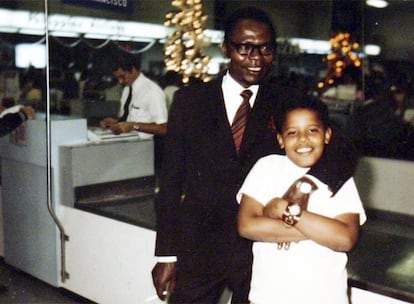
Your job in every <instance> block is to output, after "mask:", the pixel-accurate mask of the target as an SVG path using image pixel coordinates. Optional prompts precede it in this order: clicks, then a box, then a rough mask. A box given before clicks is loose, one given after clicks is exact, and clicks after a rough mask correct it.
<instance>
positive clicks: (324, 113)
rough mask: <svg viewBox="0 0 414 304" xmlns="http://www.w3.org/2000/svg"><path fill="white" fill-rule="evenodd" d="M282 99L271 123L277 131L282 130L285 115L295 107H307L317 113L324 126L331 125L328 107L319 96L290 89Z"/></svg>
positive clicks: (295, 108)
mask: <svg viewBox="0 0 414 304" xmlns="http://www.w3.org/2000/svg"><path fill="white" fill-rule="evenodd" d="M284 97H285V98H284V100H283V102H282V103H281V104H279V106H278V107H277V110H276V111H275V113H274V114H273V123H274V125H275V127H276V131H277V132H278V133H281V132H282V128H283V125H284V124H285V122H286V117H287V115H288V114H289V113H290V112H291V111H294V110H297V109H307V110H310V111H313V112H314V113H316V114H317V115H318V118H319V120H320V121H321V122H322V124H323V126H324V128H328V127H330V126H331V122H330V119H329V112H328V107H327V106H326V104H324V103H323V102H322V101H321V100H320V99H319V98H317V97H315V96H312V95H309V94H306V93H303V92H298V91H296V90H290V91H289V92H288V93H287V94H286V95H284Z"/></svg>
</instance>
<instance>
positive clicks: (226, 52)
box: [221, 42, 230, 58]
mask: <svg viewBox="0 0 414 304" xmlns="http://www.w3.org/2000/svg"><path fill="white" fill-rule="evenodd" d="M221 53H222V54H223V56H224V58H229V57H230V55H229V50H228V48H227V44H226V42H223V43H222V44H221Z"/></svg>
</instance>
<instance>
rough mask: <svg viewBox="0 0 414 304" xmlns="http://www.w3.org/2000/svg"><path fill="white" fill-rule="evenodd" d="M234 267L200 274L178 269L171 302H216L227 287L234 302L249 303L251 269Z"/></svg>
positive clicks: (183, 303) (190, 303)
mask: <svg viewBox="0 0 414 304" xmlns="http://www.w3.org/2000/svg"><path fill="white" fill-rule="evenodd" d="M240 268H242V267H232V268H231V269H230V270H228V271H227V272H226V273H225V274H222V275H220V276H215V275H208V274H205V275H203V274H202V275H199V274H194V273H186V272H183V271H180V270H178V273H177V285H176V288H175V291H174V292H173V293H172V295H171V296H170V298H169V301H168V303H169V304H216V303H217V302H218V301H219V299H220V297H221V295H222V294H223V292H224V290H225V288H226V287H227V288H228V289H229V290H230V291H231V292H232V300H231V303H233V304H247V303H249V301H248V295H249V290H250V279H251V271H250V269H240Z"/></svg>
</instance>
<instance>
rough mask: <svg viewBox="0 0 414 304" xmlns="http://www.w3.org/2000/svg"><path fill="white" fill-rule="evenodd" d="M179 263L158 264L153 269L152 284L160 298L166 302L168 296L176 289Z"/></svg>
mask: <svg viewBox="0 0 414 304" xmlns="http://www.w3.org/2000/svg"><path fill="white" fill-rule="evenodd" d="M176 270H177V263H176V262H172V263H157V264H156V265H155V266H154V268H153V269H152V282H153V283H154V287H155V290H156V291H157V295H158V297H159V298H160V299H161V300H162V301H165V299H166V297H167V294H170V293H171V292H172V291H173V290H174V288H175V273H176Z"/></svg>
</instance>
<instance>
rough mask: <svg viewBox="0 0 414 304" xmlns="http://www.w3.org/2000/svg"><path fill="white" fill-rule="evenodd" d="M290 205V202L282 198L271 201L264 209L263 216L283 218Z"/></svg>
mask: <svg viewBox="0 0 414 304" xmlns="http://www.w3.org/2000/svg"><path fill="white" fill-rule="evenodd" d="M287 205H288V201H287V200H284V199H283V198H280V197H275V198H273V199H271V200H270V201H269V202H268V203H267V205H266V206H265V207H264V208H263V216H266V217H270V218H273V219H280V218H282V214H283V212H284V211H285V209H286V207H287Z"/></svg>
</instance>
